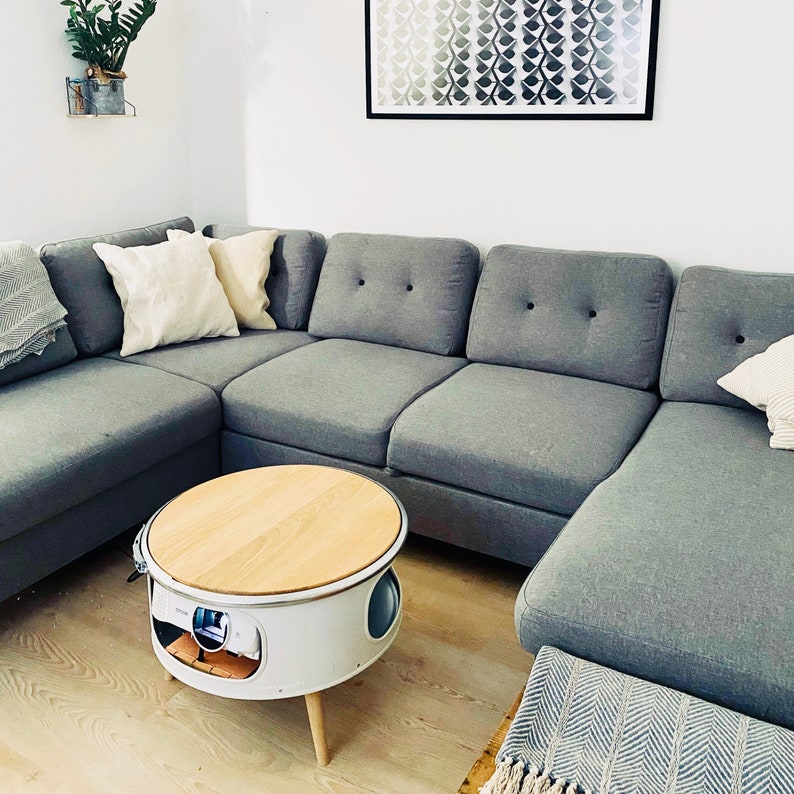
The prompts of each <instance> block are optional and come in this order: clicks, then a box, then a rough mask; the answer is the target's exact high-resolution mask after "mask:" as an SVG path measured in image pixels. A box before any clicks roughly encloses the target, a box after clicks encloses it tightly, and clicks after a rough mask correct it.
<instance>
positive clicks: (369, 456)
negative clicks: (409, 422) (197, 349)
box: [223, 339, 466, 466]
mask: <svg viewBox="0 0 794 794" xmlns="http://www.w3.org/2000/svg"><path fill="white" fill-rule="evenodd" d="M465 364H466V362H465V361H464V360H462V359H456V358H446V357H444V356H434V355H431V354H429V353H420V352H417V351H415V350H404V349H402V348H399V347H386V346H383V345H375V344H370V343H368V342H356V341H353V340H346V339H326V340H322V341H320V342H315V343H314V344H311V345H307V346H306V347H302V348H300V349H298V350H293V351H292V352H291V353H286V354H285V355H283V356H279V357H278V358H276V359H273V360H272V361H268V362H267V363H266V364H262V365H261V366H259V367H257V368H256V369H253V370H251V372H249V373H247V374H245V375H243V376H241V377H240V378H238V379H237V380H235V381H232V382H231V383H230V384H229V385H228V386H227V387H226V389H224V391H223V411H224V424H225V425H226V427H227V428H229V429H230V430H235V431H237V432H239V433H244V434H245V435H248V436H253V437H255V438H261V439H264V440H266V441H275V442H278V443H280V444H286V445H289V446H291V447H298V448H300V449H308V450H312V451H314V452H322V453H324V454H326V455H333V456H335V457H339V458H346V459H348V460H355V461H359V462H361V463H370V464H373V465H378V466H382V465H383V464H384V463H385V462H386V445H387V443H388V439H389V431H390V430H391V427H392V424H393V423H394V420H395V418H396V417H397V416H398V415H399V413H400V412H401V411H402V410H403V409H404V408H405V406H406V405H408V404H409V403H410V402H412V401H413V400H414V399H415V398H416V397H417V396H418V395H420V394H422V393H423V392H425V391H427V390H428V389H429V388H431V387H433V386H434V385H436V384H437V383H439V382H440V381H442V380H444V379H445V378H446V377H448V376H449V375H450V374H451V373H453V372H455V371H456V370H458V369H460V368H461V367H462V366H464V365H465Z"/></svg>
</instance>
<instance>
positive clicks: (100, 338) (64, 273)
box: [39, 218, 193, 356]
mask: <svg viewBox="0 0 794 794" xmlns="http://www.w3.org/2000/svg"><path fill="white" fill-rule="evenodd" d="M167 229H184V230H185V231H187V232H192V231H193V221H191V220H190V218H177V219H176V220H173V221H165V222H164V223H155V224H152V225H151V226H144V227H142V228H140V229H129V230H128V231H124V232H116V233H114V234H104V235H99V236H97V237H82V238H80V239H78V240H65V241H63V242H60V243H48V244H47V245H44V246H42V248H41V250H40V251H39V255H40V256H41V261H42V262H44V267H46V268H47V272H48V273H49V276H50V281H51V282H52V287H53V289H54V290H55V294H56V295H57V296H58V300H59V301H60V302H61V303H62V304H63V305H64V307H65V308H66V311H67V312H68V317H67V321H68V323H69V331H70V333H71V335H72V338H73V339H74V344H75V347H76V348H77V352H78V353H79V354H80V355H81V356H96V355H99V354H100V353H107V352H108V350H113V348H116V347H120V346H121V338H122V336H123V334H124V312H123V311H122V309H121V301H119V296H118V294H117V293H116V290H115V289H114V287H113V279H111V277H110V274H109V273H108V271H107V270H106V269H105V266H104V265H103V264H102V260H101V259H100V258H99V257H98V256H97V255H96V253H95V252H94V249H93V248H92V246H93V244H94V243H109V244H110V245H118V246H121V247H122V248H127V247H129V246H132V245H155V244H156V243H162V242H165V240H166V230H167Z"/></svg>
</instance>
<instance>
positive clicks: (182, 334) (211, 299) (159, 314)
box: [94, 232, 240, 356]
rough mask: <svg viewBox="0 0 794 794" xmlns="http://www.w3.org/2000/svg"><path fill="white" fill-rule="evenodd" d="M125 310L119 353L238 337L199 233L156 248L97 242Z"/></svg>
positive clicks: (98, 250)
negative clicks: (195, 341)
mask: <svg viewBox="0 0 794 794" xmlns="http://www.w3.org/2000/svg"><path fill="white" fill-rule="evenodd" d="M94 250H95V251H96V253H97V254H98V255H99V258H100V259H101V260H102V261H103V262H104V263H105V267H106V268H107V269H108V272H109V273H110V275H111V276H112V277H113V286H114V287H115V289H116V292H117V293H118V295H119V298H120V299H121V308H122V310H123V312H124V336H123V339H122V343H121V355H122V356H129V355H132V354H133V353H140V352H141V351H143V350H151V349H152V348H155V347H159V346H160V345H167V344H172V343H174V342H189V341H191V340H193V339H203V338H204V337H208V336H239V335H240V331H239V330H238V328H237V322H236V320H235V319H234V312H233V311H232V308H231V306H229V301H228V299H227V297H226V293H225V292H224V289H223V286H222V285H221V283H220V281H218V278H217V276H216V275H215V264H214V262H213V260H212V256H210V252H209V250H208V249H207V245H206V243H205V242H204V237H203V236H202V234H201V233H200V232H195V233H194V234H188V235H187V236H186V237H184V238H182V239H178V240H167V241H166V242H164V243H157V244H156V245H137V246H132V247H128V248H120V247H119V246H117V245H108V244H107V243H94Z"/></svg>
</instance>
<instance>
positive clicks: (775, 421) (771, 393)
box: [717, 335, 794, 449]
mask: <svg viewBox="0 0 794 794" xmlns="http://www.w3.org/2000/svg"><path fill="white" fill-rule="evenodd" d="M717 385H718V386H722V388H723V389H725V391H729V392H730V393H731V394H735V395H736V396H737V397H741V398H742V399H743V400H747V402H748V403H750V404H751V405H754V406H755V407H756V408H760V409H761V410H762V411H763V410H765V411H766V416H767V424H768V425H769V429H770V430H771V431H772V438H771V439H769V446H770V447H772V448H773V449H794V335H792V336H787V337H784V338H783V339H781V340H780V341H779V342H775V343H774V344H772V345H770V346H769V347H768V348H767V349H766V350H765V351H764V352H763V353H759V354H758V355H756V356H752V358H748V359H747V360H746V361H742V363H741V364H739V366H738V367H736V369H734V370H733V371H732V372H729V373H728V374H727V375H723V376H722V377H721V378H720V379H719V380H718V381H717Z"/></svg>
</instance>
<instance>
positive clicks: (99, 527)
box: [0, 433, 220, 600]
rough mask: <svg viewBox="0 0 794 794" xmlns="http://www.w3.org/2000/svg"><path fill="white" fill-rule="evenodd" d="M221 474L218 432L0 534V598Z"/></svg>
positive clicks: (34, 580) (30, 583)
mask: <svg viewBox="0 0 794 794" xmlns="http://www.w3.org/2000/svg"><path fill="white" fill-rule="evenodd" d="M219 474H220V461H219V449H218V436H217V433H212V434H211V435H209V436H207V437H206V438H204V439H202V440H201V441H199V442H197V443H195V444H193V445H191V446H189V447H187V448H186V449H184V450H182V451H181V452H178V453H176V454H175V455H172V456H171V457H169V458H166V459H165V460H162V461H160V462H159V463H155V464H154V465H153V466H150V467H149V468H148V469H145V470H144V471H142V472H140V473H139V474H134V475H132V476H131V477H128V478H127V479H124V480H121V481H120V482H118V483H116V484H115V485H112V486H111V487H110V488H107V489H105V490H103V491H101V492H100V493H98V494H96V495H95V496H92V497H90V498H89V499H87V500H85V501H82V502H78V503H75V504H72V505H71V506H70V507H68V508H67V509H66V510H64V511H63V512H61V513H58V514H57V515H55V516H52V517H51V518H48V519H46V520H44V521H42V522H40V523H38V524H36V525H35V526H33V527H30V528H29V529H26V530H25V531H24V532H20V533H18V534H16V535H13V536H11V537H10V538H7V539H5V540H0V563H2V564H0V600H3V599H5V598H8V597H9V596H11V595H13V594H14V593H18V592H19V591H20V590H22V589H24V588H25V587H28V586H30V585H32V584H33V583H34V582H37V581H38V580H39V579H41V578H43V577H44V576H47V575H48V574H51V573H52V572H53V571H56V570H58V568H61V567H62V566H64V565H66V564H67V563H69V562H71V561H72V560H75V559H77V558H78V557H79V556H81V555H82V554H86V553H87V552H89V551H91V550H92V549H95V548H96V547H97V546H99V545H100V544H102V543H105V542H107V541H108V540H110V539H111V538H113V537H115V536H116V535H118V534H119V533H120V532H123V531H124V530H125V529H129V527H130V526H133V525H134V524H135V523H137V522H142V521H145V520H147V519H148V518H149V517H150V516H151V515H153V513H154V511H155V510H157V508H158V507H161V506H162V505H164V504H165V503H166V502H167V501H168V500H169V499H173V497H174V496H177V495H178V494H180V493H182V492H183V491H186V490H187V489H188V488H192V487H193V486H194V485H198V484H199V483H201V482H206V481H207V480H210V479H212V478H213V477H217V476H218V475H219Z"/></svg>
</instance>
